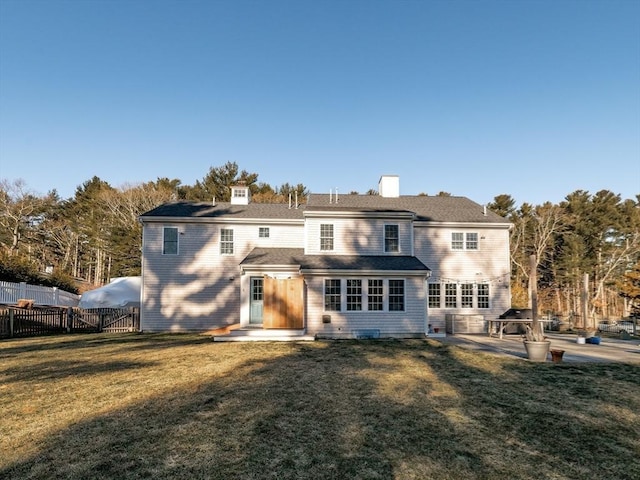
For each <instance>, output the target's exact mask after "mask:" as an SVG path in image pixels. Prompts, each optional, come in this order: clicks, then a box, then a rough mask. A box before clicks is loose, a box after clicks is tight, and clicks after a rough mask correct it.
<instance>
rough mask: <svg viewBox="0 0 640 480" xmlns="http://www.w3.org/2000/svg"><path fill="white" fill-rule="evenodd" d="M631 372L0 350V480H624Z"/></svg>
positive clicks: (277, 347) (317, 355)
mask: <svg viewBox="0 0 640 480" xmlns="http://www.w3.org/2000/svg"><path fill="white" fill-rule="evenodd" d="M639 473H640V366H637V365H635V366H634V365H626V364H569V363H563V364H553V363H544V364H535V363H530V362H527V361H525V360H520V359H514V358H499V357H496V356H491V355H485V354H481V353H476V352H470V351H465V350H461V349H459V348H457V347H454V346H443V345H441V344H440V343H439V342H437V341H435V340H411V341H335V342H329V341H327V342H313V343H244V344H240V343H213V341H212V340H211V338H210V337H205V336H199V335H177V334H176V335H151V334H144V335H143V334H127V335H105V334H102V335H68V336H56V337H42V338H36V339H24V340H3V341H0V478H16V479H22V478H41V479H51V478H60V479H100V478H104V479H114V478H136V479H137V478H152V479H176V478H177V479H182V478H184V479H200V478H201V479H205V478H206V479H314V480H317V479H370V478H371V479H372V478H380V479H388V478H397V479H456V480H458V479H463V480H464V479H488V480H494V479H508V480H516V479H586V478H589V479H607V480H612V479H637V478H639Z"/></svg>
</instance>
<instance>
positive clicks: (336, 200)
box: [336, 187, 338, 203]
mask: <svg viewBox="0 0 640 480" xmlns="http://www.w3.org/2000/svg"><path fill="white" fill-rule="evenodd" d="M336 203H338V187H336Z"/></svg>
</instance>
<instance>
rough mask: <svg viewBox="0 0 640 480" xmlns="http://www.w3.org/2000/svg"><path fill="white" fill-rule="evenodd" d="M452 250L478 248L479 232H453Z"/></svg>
mask: <svg viewBox="0 0 640 480" xmlns="http://www.w3.org/2000/svg"><path fill="white" fill-rule="evenodd" d="M451 250H478V234H477V233H476V232H467V233H465V232H451Z"/></svg>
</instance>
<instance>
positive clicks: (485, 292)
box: [478, 283, 489, 308]
mask: <svg viewBox="0 0 640 480" xmlns="http://www.w3.org/2000/svg"><path fill="white" fill-rule="evenodd" d="M478 308H489V284H488V283H479V284H478Z"/></svg>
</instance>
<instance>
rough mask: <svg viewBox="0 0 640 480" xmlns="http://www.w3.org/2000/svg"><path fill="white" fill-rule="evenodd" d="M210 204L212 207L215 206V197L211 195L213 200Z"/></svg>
mask: <svg viewBox="0 0 640 480" xmlns="http://www.w3.org/2000/svg"><path fill="white" fill-rule="evenodd" d="M211 205H213V206H214V207H215V206H216V197H213V201H212V202H211Z"/></svg>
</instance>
